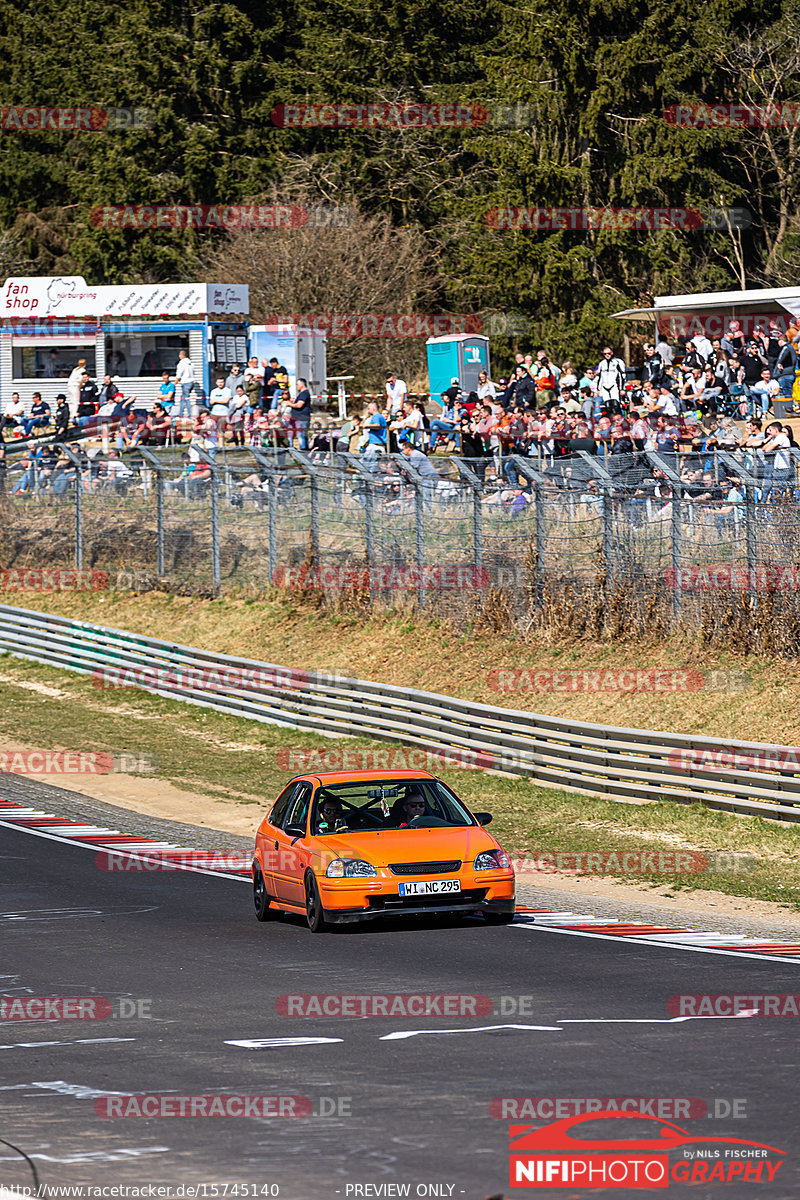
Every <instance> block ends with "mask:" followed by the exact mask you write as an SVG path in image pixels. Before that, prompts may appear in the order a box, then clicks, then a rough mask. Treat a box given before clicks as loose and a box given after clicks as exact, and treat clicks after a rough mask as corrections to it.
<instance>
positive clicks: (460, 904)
mask: <svg viewBox="0 0 800 1200" xmlns="http://www.w3.org/2000/svg"><path fill="white" fill-rule="evenodd" d="M485 899H486V888H473V889H472V890H471V891H468V892H447V893H444V894H437V895H434V896H370V898H369V908H370V911H371V912H385V913H396V912H402V911H403V910H404V909H410V910H412V911H416V912H420V911H428V910H430V911H432V912H435V911H436V909H437V908H443V909H450V910H453V909H466V908H470V907H476V906H477V905H479V904H481V903H482V902H483V901H484V900H485Z"/></svg>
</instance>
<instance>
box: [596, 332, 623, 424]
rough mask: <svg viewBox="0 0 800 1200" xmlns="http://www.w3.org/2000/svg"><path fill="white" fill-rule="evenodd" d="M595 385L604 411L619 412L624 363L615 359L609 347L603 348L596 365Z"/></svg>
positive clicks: (619, 359)
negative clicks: (602, 402) (596, 384)
mask: <svg viewBox="0 0 800 1200" xmlns="http://www.w3.org/2000/svg"><path fill="white" fill-rule="evenodd" d="M597 383H598V390H599V392H600V395H601V397H602V399H603V401H604V406H605V409H606V411H607V412H609V413H614V412H619V411H620V397H621V396H622V391H623V389H624V387H625V363H624V362H623V361H622V359H621V358H617V356H616V355H615V354H614V351H613V350H612V349H611V347H610V346H604V347H603V357H602V358H601V359H600V362H599V363H598V364H597Z"/></svg>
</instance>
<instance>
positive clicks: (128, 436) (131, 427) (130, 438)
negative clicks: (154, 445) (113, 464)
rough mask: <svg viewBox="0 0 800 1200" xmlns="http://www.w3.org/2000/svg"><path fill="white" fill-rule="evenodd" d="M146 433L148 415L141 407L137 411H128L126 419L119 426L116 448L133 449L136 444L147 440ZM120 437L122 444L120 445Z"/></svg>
mask: <svg viewBox="0 0 800 1200" xmlns="http://www.w3.org/2000/svg"><path fill="white" fill-rule="evenodd" d="M147 433H148V417H147V413H146V412H145V411H144V410H143V409H139V410H138V411H137V412H134V413H130V414H129V416H128V420H127V421H126V422H125V423H124V424H121V425H120V427H119V434H118V437H117V449H118V450H135V449H136V447H137V446H139V445H141V444H142V442H145V441H146V440H147ZM120 439H121V441H122V445H121V446H120V444H119V443H120Z"/></svg>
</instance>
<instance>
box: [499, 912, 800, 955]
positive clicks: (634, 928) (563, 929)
mask: <svg viewBox="0 0 800 1200" xmlns="http://www.w3.org/2000/svg"><path fill="white" fill-rule="evenodd" d="M517 913H518V914H519V916H521V917H522V918H523V919H522V920H521V921H519V922H516V923H515V924H514V926H513V928H515V929H528V930H542V931H545V932H549V933H568V934H572V935H573V936H577V937H592V938H603V939H605V940H608V941H615V942H635V943H637V944H639V945H643V946H668V947H669V948H670V949H673V950H695V951H700V952H701V953H704V954H728V955H734V956H735V957H737V958H761V959H764V958H768V959H772V960H773V961H777V962H790V963H800V941H797V942H773V941H765V940H764V939H763V938H754V937H747V936H745V935H744V934H726V933H704V932H701V931H699V930H696V929H674V928H672V927H671V926H669V925H648V924H645V923H640V922H637V921H618V920H617V919H616V918H614V917H595V916H592V915H590V914H583V913H572V912H553V911H552V909H549V908H528V907H527V906H526V905H522V904H518V905H517ZM525 918H527V920H526V919H525Z"/></svg>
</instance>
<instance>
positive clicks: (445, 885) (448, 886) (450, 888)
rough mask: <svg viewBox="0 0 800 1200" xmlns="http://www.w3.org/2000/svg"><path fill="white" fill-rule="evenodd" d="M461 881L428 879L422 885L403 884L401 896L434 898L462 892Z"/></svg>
mask: <svg viewBox="0 0 800 1200" xmlns="http://www.w3.org/2000/svg"><path fill="white" fill-rule="evenodd" d="M460 891H461V881H460V880H459V879H426V880H424V881H422V882H420V883H401V884H400V895H401V896H433V895H436V894H437V893H441V892H460Z"/></svg>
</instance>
